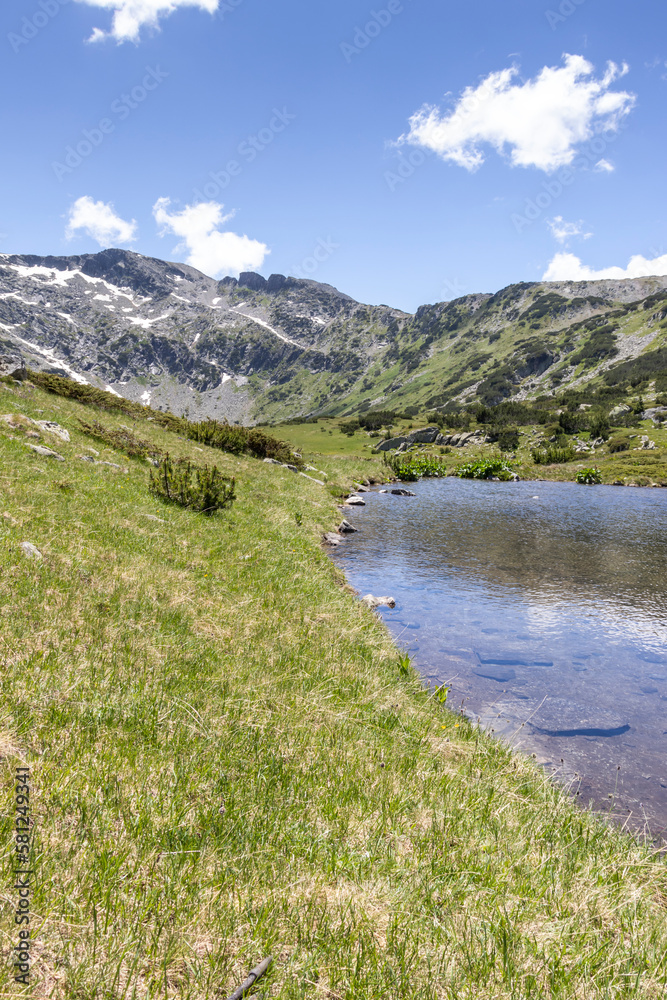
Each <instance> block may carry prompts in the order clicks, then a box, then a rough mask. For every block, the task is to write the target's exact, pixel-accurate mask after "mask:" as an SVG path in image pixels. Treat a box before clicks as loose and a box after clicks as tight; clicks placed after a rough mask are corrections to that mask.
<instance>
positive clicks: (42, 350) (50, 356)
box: [14, 334, 118, 395]
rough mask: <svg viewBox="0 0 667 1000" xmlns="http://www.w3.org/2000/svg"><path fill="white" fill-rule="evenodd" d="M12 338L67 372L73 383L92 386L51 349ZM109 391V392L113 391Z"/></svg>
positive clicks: (20, 338)
mask: <svg viewBox="0 0 667 1000" xmlns="http://www.w3.org/2000/svg"><path fill="white" fill-rule="evenodd" d="M14 336H15V337H16V339H17V340H20V341H21V343H22V344H25V346H26V347H28V348H29V349H30V350H31V351H35V353H36V354H41V355H42V357H44V358H46V359H47V360H48V361H50V362H51V364H52V365H55V367H56V368H62V369H63V371H65V372H67V374H68V375H69V376H70V378H73V379H74V381H75V382H79V383H80V385H92V383H91V382H89V381H88V379H87V378H84V377H83V375H79V373H78V372H77V371H74V369H73V368H72V367H71V366H70V365H68V364H67V362H66V361H61V360H60V359H59V358H56V357H55V356H54V353H53V348H52V347H40V346H39V344H33V343H32V342H31V341H29V340H24V339H23V337H19V336H18V335H17V334H14ZM109 391H110V392H111V391H113V390H109ZM116 395H118V393H116Z"/></svg>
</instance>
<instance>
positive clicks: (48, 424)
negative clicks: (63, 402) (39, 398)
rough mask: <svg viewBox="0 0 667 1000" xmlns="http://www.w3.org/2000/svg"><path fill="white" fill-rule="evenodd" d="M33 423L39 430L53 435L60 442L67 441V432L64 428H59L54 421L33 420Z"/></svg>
mask: <svg viewBox="0 0 667 1000" xmlns="http://www.w3.org/2000/svg"><path fill="white" fill-rule="evenodd" d="M33 423H34V424H35V426H36V427H39V428H40V429H41V430H43V431H48V433H49V434H55V435H56V437H59V438H60V440H61V441H69V431H66V430H65V428H64V427H61V426H60V424H57V423H56V422H55V421H54V420H33Z"/></svg>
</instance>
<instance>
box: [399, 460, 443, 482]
mask: <svg viewBox="0 0 667 1000" xmlns="http://www.w3.org/2000/svg"><path fill="white" fill-rule="evenodd" d="M385 465H388V466H389V468H390V469H391V470H392V472H393V473H394V475H395V476H396V477H397V478H398V479H400V480H402V481H405V480H415V479H420V478H421V477H423V478H425V479H438V478H440V477H442V476H445V475H446V474H447V472H446V468H445V463H444V462H443V460H442V459H441V458H436V457H435V456H434V455H392V456H391V458H388V457H386V456H385Z"/></svg>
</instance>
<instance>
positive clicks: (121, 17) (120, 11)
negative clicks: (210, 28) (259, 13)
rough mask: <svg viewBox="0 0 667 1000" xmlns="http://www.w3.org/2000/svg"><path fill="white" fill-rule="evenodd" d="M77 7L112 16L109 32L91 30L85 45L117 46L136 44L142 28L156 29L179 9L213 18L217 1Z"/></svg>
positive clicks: (108, 0) (127, 0)
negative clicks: (111, 43) (98, 9)
mask: <svg viewBox="0 0 667 1000" xmlns="http://www.w3.org/2000/svg"><path fill="white" fill-rule="evenodd" d="M77 3H85V4H88V5H89V6H90V7H102V8H104V9H105V10H112V11H113V12H114V15H113V20H112V22H111V30H110V31H102V30H101V29H100V28H94V29H93V33H92V35H91V36H90V38H89V39H88V41H90V42H98V41H101V39H103V38H115V39H116V41H117V42H138V41H139V36H140V34H141V29H142V28H144V27H147V28H157V27H158V25H159V22H160V20H161V19H162V18H165V17H169V15H170V14H173V13H174V11H175V10H178V9H179V8H180V7H198V8H199V10H204V11H208V13H209V14H215V12H216V10H217V9H218V3H219V0H77Z"/></svg>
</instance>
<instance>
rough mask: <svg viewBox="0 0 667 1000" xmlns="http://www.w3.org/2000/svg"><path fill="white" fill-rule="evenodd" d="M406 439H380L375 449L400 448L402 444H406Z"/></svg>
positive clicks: (389, 449) (388, 449)
mask: <svg viewBox="0 0 667 1000" xmlns="http://www.w3.org/2000/svg"><path fill="white" fill-rule="evenodd" d="M407 443H408V439H407V438H405V437H397V438H389V440H388V441H380V443H379V444H378V445H377V446H376V448H375V450H376V451H393V450H394V449H395V448H400V446H401V445H402V444H404V445H407Z"/></svg>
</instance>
